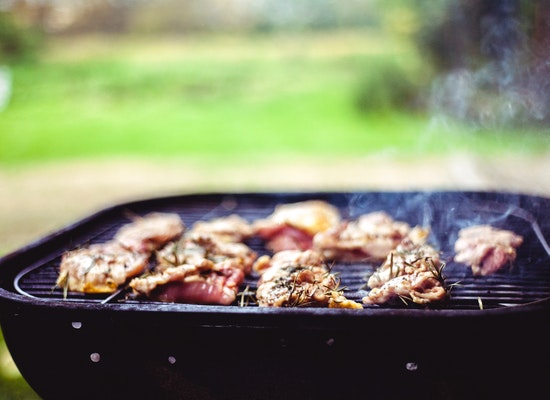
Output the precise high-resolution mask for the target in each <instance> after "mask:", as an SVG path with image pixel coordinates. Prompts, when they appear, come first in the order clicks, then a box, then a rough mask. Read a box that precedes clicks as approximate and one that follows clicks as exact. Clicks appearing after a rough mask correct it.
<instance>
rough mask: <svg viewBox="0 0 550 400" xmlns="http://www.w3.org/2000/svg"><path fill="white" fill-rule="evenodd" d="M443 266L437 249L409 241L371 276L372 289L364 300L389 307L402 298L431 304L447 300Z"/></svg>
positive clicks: (404, 242)
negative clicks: (388, 304)
mask: <svg viewBox="0 0 550 400" xmlns="http://www.w3.org/2000/svg"><path fill="white" fill-rule="evenodd" d="M443 266H444V264H443V263H442V262H441V260H440V258H439V253H438V252H437V251H436V250H435V249H434V248H433V247H431V246H429V245H427V244H420V245H419V244H416V243H414V242H413V241H411V240H405V241H403V242H402V243H401V244H399V245H398V246H397V248H396V249H395V250H392V251H391V252H390V254H389V255H388V256H387V258H386V260H385V261H384V262H383V263H382V264H381V265H380V267H379V268H378V269H377V270H376V271H375V272H374V273H373V274H372V275H371V276H370V278H369V280H368V283H367V285H368V286H369V287H370V288H372V290H371V291H370V292H369V293H368V294H367V296H365V297H363V303H364V304H385V303H394V302H395V300H398V299H400V300H402V301H403V302H405V303H407V302H409V301H412V302H414V303H417V304H427V303H431V302H436V301H440V300H443V299H445V298H446V297H447V290H446V288H445V282H444V277H443V275H442V270H443Z"/></svg>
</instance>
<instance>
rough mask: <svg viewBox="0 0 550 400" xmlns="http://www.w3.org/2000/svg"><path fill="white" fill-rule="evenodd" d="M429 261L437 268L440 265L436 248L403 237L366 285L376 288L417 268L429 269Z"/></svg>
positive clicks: (417, 269) (430, 266)
mask: <svg viewBox="0 0 550 400" xmlns="http://www.w3.org/2000/svg"><path fill="white" fill-rule="evenodd" d="M430 263H433V264H434V266H435V267H438V268H439V267H440V266H441V260H440V258H439V252H438V251H437V250H435V249H434V248H433V247H432V246H430V245H428V244H416V243H414V242H413V241H411V240H408V239H405V240H404V241H403V242H401V243H400V244H399V245H398V246H397V247H396V249H395V250H392V251H391V252H390V254H389V255H388V256H387V257H386V260H385V261H384V262H383V263H382V264H381V265H380V266H379V267H378V268H377V270H376V271H375V272H374V273H373V274H372V275H371V276H370V277H369V280H368V282H367V285H368V287H370V288H376V287H380V286H382V285H383V284H384V283H386V282H388V281H389V280H390V279H393V278H396V277H398V276H402V275H409V274H412V273H414V272H415V271H419V270H420V271H429V270H430V269H431V268H432V265H430Z"/></svg>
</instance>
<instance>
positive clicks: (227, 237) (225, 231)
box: [191, 214, 254, 242]
mask: <svg viewBox="0 0 550 400" xmlns="http://www.w3.org/2000/svg"><path fill="white" fill-rule="evenodd" d="M191 231H192V232H193V233H196V234H207V235H214V236H216V237H218V238H219V239H221V240H224V241H227V242H242V241H244V240H246V239H248V238H249V237H251V236H252V234H253V233H254V231H253V228H252V225H251V224H250V223H248V221H247V220H245V219H244V218H242V217H240V216H239V215H237V214H232V215H229V216H227V217H220V218H214V219H211V220H209V221H197V222H195V223H194V224H193V226H192V228H191Z"/></svg>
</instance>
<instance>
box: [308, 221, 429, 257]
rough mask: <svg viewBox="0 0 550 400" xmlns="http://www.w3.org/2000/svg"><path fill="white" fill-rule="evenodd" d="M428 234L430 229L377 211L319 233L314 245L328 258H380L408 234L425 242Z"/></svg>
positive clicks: (407, 236) (410, 237)
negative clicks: (412, 226)
mask: <svg viewBox="0 0 550 400" xmlns="http://www.w3.org/2000/svg"><path fill="white" fill-rule="evenodd" d="M428 235H429V230H427V229H424V228H420V227H414V228H411V227H410V225H409V224H407V223H406V222H401V221H395V220H394V219H393V218H392V217H391V216H389V215H388V214H387V213H385V212H383V211H375V212H371V213H368V214H363V215H361V216H359V217H358V218H357V219H355V220H353V221H343V222H341V223H340V224H339V225H338V226H336V227H333V228H330V229H328V230H326V231H324V232H321V233H318V234H316V235H315V237H314V238H313V249H315V250H317V251H319V252H320V253H321V254H322V255H323V257H324V258H325V259H327V260H335V261H343V262H354V261H381V260H384V258H386V256H387V255H388V254H389V253H390V251H392V250H393V249H395V248H396V246H397V245H398V244H399V243H401V242H402V241H403V240H404V239H405V238H409V239H411V240H412V241H414V242H416V243H422V242H424V241H425V240H426V238H427V237H428Z"/></svg>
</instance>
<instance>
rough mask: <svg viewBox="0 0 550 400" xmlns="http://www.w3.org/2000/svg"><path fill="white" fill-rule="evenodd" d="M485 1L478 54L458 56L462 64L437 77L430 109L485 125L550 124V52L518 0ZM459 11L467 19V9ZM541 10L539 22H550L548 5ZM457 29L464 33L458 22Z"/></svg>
mask: <svg viewBox="0 0 550 400" xmlns="http://www.w3.org/2000/svg"><path fill="white" fill-rule="evenodd" d="M482 4H483V5H484V8H483V7H482V8H481V14H480V15H479V18H478V20H477V21H478V26H476V27H475V28H476V29H477V30H478V32H479V38H478V41H477V43H476V44H477V49H475V50H476V53H477V54H476V57H471V58H465V57H462V58H460V57H457V59H460V60H461V63H460V64H459V65H454V66H452V68H450V69H449V70H447V71H446V72H445V73H443V74H441V75H440V76H438V77H437V78H436V79H435V80H434V82H433V85H432V87H431V90H430V95H429V106H430V109H431V111H432V112H433V114H434V115H435V116H436V117H437V118H438V119H440V120H458V121H461V122H466V123H468V124H471V125H472V126H473V127H481V128H499V127H506V126H525V125H537V126H540V125H546V124H548V123H549V122H550V94H549V93H550V90H549V89H550V58H549V55H550V54H549V53H550V52H549V51H548V49H546V48H544V45H543V46H541V45H540V41H539V42H538V43H537V42H534V41H533V40H530V39H532V38H530V37H529V36H528V34H527V32H526V25H525V24H522V23H521V21H520V13H519V5H520V2H519V1H515V0H502V1H487V2H484V3H482ZM455 11H456V12H458V13H462V15H458V16H456V17H455V18H456V20H457V21H464V20H466V19H467V18H468V15H464V14H465V13H466V11H467V10H465V8H456V10H455ZM538 12H540V13H542V14H543V15H542V16H539V17H538V18H542V22H540V21H539V23H543V24H546V26H548V24H550V21H548V17H550V15H548V13H547V10H546V11H545V10H539V11H538ZM466 28H467V27H464V29H466ZM544 28H545V26H544V25H543V26H542V28H541V27H539V30H541V29H542V30H544ZM546 29H547V28H546ZM453 30H454V32H453V34H455V35H461V34H462V33H463V32H461V30H460V27H459V26H454V29H453ZM535 31H536V29H535ZM459 50H460V49H457V51H459Z"/></svg>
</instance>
